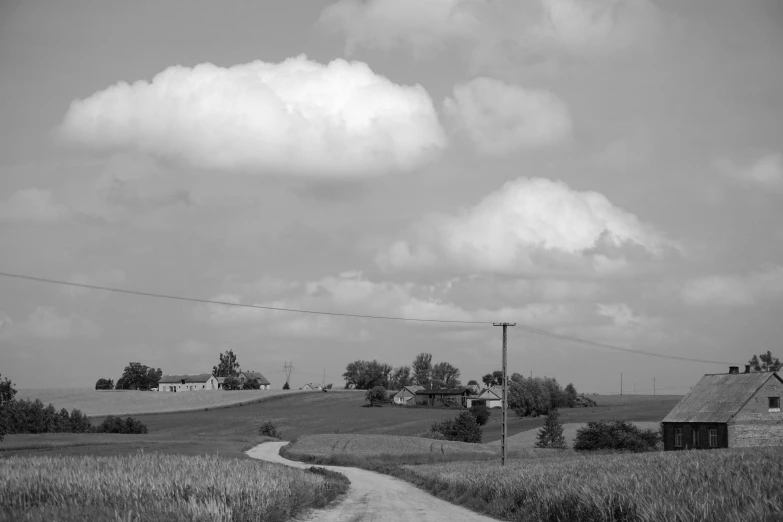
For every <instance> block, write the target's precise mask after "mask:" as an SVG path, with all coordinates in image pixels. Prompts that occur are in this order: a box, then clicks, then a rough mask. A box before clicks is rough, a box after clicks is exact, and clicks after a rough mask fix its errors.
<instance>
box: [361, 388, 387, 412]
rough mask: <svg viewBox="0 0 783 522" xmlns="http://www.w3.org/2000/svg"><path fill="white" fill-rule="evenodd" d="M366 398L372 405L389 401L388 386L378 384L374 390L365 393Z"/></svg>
mask: <svg viewBox="0 0 783 522" xmlns="http://www.w3.org/2000/svg"><path fill="white" fill-rule="evenodd" d="M364 400H365V401H369V402H370V406H371V407H372V406H380V405H381V404H382V403H384V402H387V401H388V400H389V399H388V397H387V396H386V388H384V387H383V386H376V387H375V388H373V389H372V390H367V393H365V394H364Z"/></svg>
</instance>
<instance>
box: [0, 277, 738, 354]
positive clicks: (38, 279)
mask: <svg viewBox="0 0 783 522" xmlns="http://www.w3.org/2000/svg"><path fill="white" fill-rule="evenodd" d="M0 276H3V277H9V278H14V279H23V280H27V281H35V282H39V283H49V284H55V285H65V286H73V287H78V288H87V289H91V290H103V291H106V292H115V293H120V294H129V295H138V296H143V297H154V298H158V299H172V300H176V301H188V302H193V303H204V304H213V305H220V306H236V307H241V308H255V309H259V310H273V311H278V312H294V313H301V314H312V315H328V316H340V317H355V318H360V319H380V320H387V321H409V322H422V323H450V324H476V325H487V326H490V325H493V324H494V322H493V321H467V320H459V319H421V318H414V317H394V316H384V315H364V314H349V313H341V312H324V311H319V310H301V309H297V308H282V307H276V306H264V305H257V304H246V303H231V302H228V301H215V300H211V299H199V298H195V297H183V296H176V295H170V294H159V293H153V292H141V291H138V290H127V289H123V288H115V287H108V286H99V285H90V284H86V283H73V282H71V281H62V280H59V279H50V278H46V277H34V276H28V275H22V274H12V273H8V272H0ZM512 328H519V329H521V330H524V331H527V332H530V333H533V334H536V335H541V336H545V337H551V338H553V339H560V340H564V341H570V342H574V343H579V344H585V345H588V346H595V347H598V348H606V349H608V350H616V351H621V352H627V353H633V354H637V355H647V356H650V357H660V358H662V359H675V360H678V361H690V362H700V363H707V364H724V365H726V364H729V365H730V364H733V363H728V362H725V361H711V360H706V359H694V358H690V357H679V356H676V355H664V354H660V353H654V352H647V351H644V350H632V349H630V348H622V347H620V346H613V345H611V344H605V343H600V342H596V341H590V340H589V339H582V338H580V337H575V336H572V335H567V334H560V333H557V332H552V331H550V330H544V329H543V328H538V327H535V326H529V325H525V324H520V323H517V325H516V326H513V327H512Z"/></svg>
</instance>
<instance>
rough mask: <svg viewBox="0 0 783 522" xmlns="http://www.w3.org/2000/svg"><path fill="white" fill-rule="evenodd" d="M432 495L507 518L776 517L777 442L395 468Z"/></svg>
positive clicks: (782, 460) (781, 465) (782, 475)
mask: <svg viewBox="0 0 783 522" xmlns="http://www.w3.org/2000/svg"><path fill="white" fill-rule="evenodd" d="M403 469H404V470H405V471H406V472H407V473H408V474H410V475H412V476H413V478H410V477H406V478H408V479H409V480H412V481H413V482H414V483H416V484H418V485H419V486H420V487H423V488H425V489H427V490H429V491H430V492H432V493H434V494H436V495H437V496H439V497H441V498H444V499H446V500H449V501H451V502H455V503H457V504H461V505H465V506H466V507H469V508H471V509H474V510H476V511H480V512H483V513H486V514H488V515H490V516H494V517H497V518H500V519H502V520H514V521H539V520H542V521H560V520H580V521H618V522H619V521H639V522H647V521H649V522H653V521H659V520H666V521H669V522H686V521H687V522H691V521H694V522H695V521H701V520H711V521H713V520H714V521H745V520H781V519H783V497H781V496H780V494H779V492H780V488H781V486H783V448H776V449H754V450H750V449H743V450H711V451H690V452H665V453H663V452H660V453H646V454H636V455H632V454H625V455H591V456H583V455H575V454H573V453H569V454H563V455H560V456H558V457H555V458H551V459H548V458H544V459H525V460H517V461H511V463H510V464H509V465H507V466H506V467H505V468H503V467H501V466H500V465H499V464H498V463H497V462H451V463H441V464H433V465H421V466H403Z"/></svg>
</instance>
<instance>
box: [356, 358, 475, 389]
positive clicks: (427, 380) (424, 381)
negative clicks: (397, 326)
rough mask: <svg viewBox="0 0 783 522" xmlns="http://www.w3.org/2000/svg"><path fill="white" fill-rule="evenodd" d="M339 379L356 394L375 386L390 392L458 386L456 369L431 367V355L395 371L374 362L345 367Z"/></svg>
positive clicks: (444, 364) (443, 364) (446, 364)
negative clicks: (408, 388) (408, 387)
mask: <svg viewBox="0 0 783 522" xmlns="http://www.w3.org/2000/svg"><path fill="white" fill-rule="evenodd" d="M343 379H345V387H346V389H347V388H350V387H351V386H353V387H355V388H356V389H358V390H370V389H372V388H375V387H376V386H383V387H384V388H386V389H390V390H400V389H402V388H403V387H405V386H414V385H415V386H423V387H424V388H426V389H432V388H459V387H460V386H462V382H461V381H460V371H459V369H458V368H457V367H455V366H454V365H452V364H451V363H449V362H446V361H443V362H439V363H436V364H433V363H432V354H431V353H420V354H419V355H417V356H416V357H415V358H414V359H413V362H412V363H411V364H410V365H405V366H398V367H396V368H394V367H392V366H391V365H390V364H387V363H383V362H378V361H377V360H376V359H373V360H372V361H364V360H358V361H354V362H351V363H349V364H348V366H346V368H345V373H343ZM471 382H474V381H471Z"/></svg>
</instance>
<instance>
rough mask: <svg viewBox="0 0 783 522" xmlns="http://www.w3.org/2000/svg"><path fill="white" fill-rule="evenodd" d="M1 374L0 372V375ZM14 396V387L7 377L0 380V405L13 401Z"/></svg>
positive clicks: (0, 375)
mask: <svg viewBox="0 0 783 522" xmlns="http://www.w3.org/2000/svg"><path fill="white" fill-rule="evenodd" d="M2 376H3V375H2V374H0V377H2ZM15 396H16V388H14V383H12V382H11V380H10V379H9V378H8V377H6V378H5V379H3V380H2V381H0V405H3V404H7V403H9V402H11V401H13V400H14V397H15Z"/></svg>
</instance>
